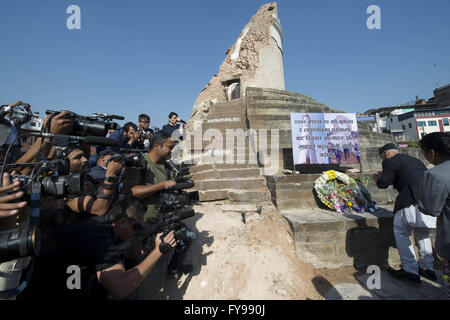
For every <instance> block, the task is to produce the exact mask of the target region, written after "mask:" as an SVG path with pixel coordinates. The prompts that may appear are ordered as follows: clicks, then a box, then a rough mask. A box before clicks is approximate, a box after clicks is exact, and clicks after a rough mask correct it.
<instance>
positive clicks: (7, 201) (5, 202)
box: [0, 172, 30, 300]
mask: <svg viewBox="0 0 450 320" xmlns="http://www.w3.org/2000/svg"><path fill="white" fill-rule="evenodd" d="M13 174H15V172H13ZM19 186H20V183H19V181H18V180H15V181H14V182H12V183H11V180H10V175H9V174H8V173H4V174H3V186H2V187H0V234H1V233H2V232H3V231H6V230H14V229H17V228H18V225H17V218H18V215H19V210H22V209H23V208H25V207H26V206H27V202H26V201H21V202H14V201H17V200H19V199H20V198H22V197H23V195H24V193H23V192H22V191H17V188H18V187H19ZM12 190H15V191H16V192H15V193H12V194H9V195H3V194H4V193H6V192H8V191H12ZM29 261H30V260H29V258H27V257H25V258H18V259H13V260H10V261H6V262H3V263H0V292H1V291H5V290H10V289H13V288H16V287H17V286H18V285H19V282H20V277H21V274H22V270H23V269H24V268H25V267H26V266H27V265H28V263H29ZM1 299H2V298H1V297H0V300H1ZM8 299H11V300H14V299H15V296H12V297H10V298H8Z"/></svg>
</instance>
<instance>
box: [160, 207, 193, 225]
mask: <svg viewBox="0 0 450 320" xmlns="http://www.w3.org/2000/svg"><path fill="white" fill-rule="evenodd" d="M194 215H195V211H194V209H192V208H190V207H186V208H183V209H181V210H178V211H175V212H174V213H172V214H171V215H170V218H168V219H167V220H166V222H179V221H181V220H184V219H187V218H190V217H193V216H194Z"/></svg>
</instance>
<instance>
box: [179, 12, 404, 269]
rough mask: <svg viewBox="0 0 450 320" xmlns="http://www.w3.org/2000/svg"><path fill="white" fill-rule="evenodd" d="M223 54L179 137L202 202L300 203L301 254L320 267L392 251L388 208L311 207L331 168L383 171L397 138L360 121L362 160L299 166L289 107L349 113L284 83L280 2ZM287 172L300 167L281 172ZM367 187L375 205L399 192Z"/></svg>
mask: <svg viewBox="0 0 450 320" xmlns="http://www.w3.org/2000/svg"><path fill="white" fill-rule="evenodd" d="M226 55H227V56H226V58H225V60H224V61H223V63H222V65H221V66H220V69H219V72H218V73H217V74H215V75H214V76H213V77H212V78H211V80H210V81H209V83H208V84H207V86H206V87H205V88H204V89H203V90H202V91H201V92H200V94H199V96H198V97H197V99H196V100H195V103H194V108H193V111H192V113H191V118H190V120H189V122H188V130H187V136H186V139H185V140H184V141H183V142H182V143H180V147H181V149H182V152H181V161H182V163H183V164H185V165H187V166H188V167H189V171H190V173H192V175H193V176H192V178H193V180H194V181H195V182H196V187H195V188H196V189H197V190H198V191H199V195H200V200H201V201H215V200H227V201H229V202H231V203H235V204H238V203H239V204H248V203H252V204H255V203H256V204H257V205H261V206H264V203H267V204H275V205H276V206H277V208H278V209H279V210H281V211H283V210H285V211H286V210H294V212H290V213H287V212H285V213H283V214H284V216H285V217H286V218H287V219H288V221H289V223H290V225H291V228H292V230H293V231H294V239H295V242H296V247H297V255H298V257H299V258H300V259H302V260H304V261H308V262H311V263H313V264H314V265H315V266H317V267H321V266H325V265H326V266H327V267H332V266H340V265H348V264H352V261H358V262H357V263H358V264H359V265H364V264H367V263H374V261H375V260H374V257H381V260H383V261H376V262H377V263H379V262H380V263H384V262H386V261H387V259H388V258H389V259H391V258H392V257H391V254H390V253H389V247H390V242H389V241H390V240H392V239H393V238H392V232H391V231H392V216H390V214H389V213H386V212H385V211H386V210H385V211H383V212H381V213H380V214H378V215H371V214H369V213H364V214H358V215H353V216H352V217H344V216H343V215H338V214H336V213H334V212H332V211H330V210H328V211H320V212H321V213H317V212H313V210H317V209H318V207H319V208H320V203H319V202H318V201H317V200H316V199H315V195H314V192H313V186H314V181H315V180H316V179H317V178H318V177H319V175H320V174H321V173H322V172H323V171H326V170H329V169H334V170H339V171H345V170H346V169H351V168H353V169H359V170H360V171H361V173H359V175H362V176H366V177H370V175H371V173H372V172H374V171H378V170H380V169H381V160H380V158H379V155H378V148H379V147H380V146H381V145H383V144H385V143H389V142H393V141H394V140H393V137H392V136H390V135H388V134H382V133H377V132H374V131H373V130H372V128H371V127H370V125H368V124H367V123H364V122H358V131H359V141H360V149H361V165H349V166H346V167H342V166H340V165H304V166H296V167H295V168H294V165H293V157H292V140H291V122H290V114H291V113H308V112H309V113H333V112H336V113H342V112H343V111H340V110H336V109H332V108H329V107H327V106H326V105H324V104H322V103H320V102H318V101H316V100H314V99H312V98H310V97H308V96H305V95H303V94H300V93H295V92H289V91H285V90H284V89H285V86H284V74H283V32H282V29H281V25H280V21H279V19H278V12H277V5H276V3H269V4H265V5H263V6H262V7H261V8H260V9H259V10H258V12H257V13H256V15H255V16H253V18H252V19H251V20H250V22H249V23H248V24H247V25H246V26H245V27H244V29H243V31H242V32H241V34H240V36H239V38H238V40H237V41H236V43H235V44H234V45H233V46H231V48H229V49H228V50H227V52H226ZM294 169H296V170H299V171H300V174H297V173H296V172H297V171H295V170H294ZM289 170H290V172H294V173H293V174H285V173H286V172H287V171H289ZM368 187H369V190H370V191H371V192H372V196H373V198H374V199H375V201H376V202H377V203H378V204H388V203H393V201H394V199H395V197H396V192H395V191H393V189H392V188H389V189H388V190H379V189H377V188H376V186H375V185H374V183H373V181H372V180H371V179H370V180H369V185H368ZM299 209H300V210H302V209H303V210H305V209H307V210H306V212H305V211H304V212H303V213H300V212H298V210H299ZM308 210H309V211H308ZM338 229H339V232H337V231H336V230H338ZM306 231H308V232H309V233H308V232H306ZM305 232H306V233H305ZM389 232H391V233H389ZM301 234H307V236H301ZM388 234H390V236H388ZM346 235H347V240H345V236H346ZM330 237H332V239H331V240H330ZM324 239H325V240H324ZM386 239H388V240H386ZM389 239H390V240H389ZM366 240H367V241H366ZM368 243H372V247H373V248H372V250H371V255H370V256H364V255H363V254H362V253H363V252H364V251H365V249H364V248H367V246H366V245H367V244H368ZM354 244H355V245H354ZM356 244H357V245H356ZM349 252H351V254H350V253H349ZM396 258H397V259H398V255H397V257H396ZM377 259H378V258H377ZM391 260H392V259H391ZM394 260H395V258H394ZM330 261H331V265H327V264H326V263H329V262H330ZM324 263H325V264H324ZM355 265H356V262H355Z"/></svg>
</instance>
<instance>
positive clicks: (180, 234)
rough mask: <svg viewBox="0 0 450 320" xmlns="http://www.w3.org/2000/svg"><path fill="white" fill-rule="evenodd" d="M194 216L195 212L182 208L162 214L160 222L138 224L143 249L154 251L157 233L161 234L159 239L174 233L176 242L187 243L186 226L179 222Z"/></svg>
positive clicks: (138, 236) (188, 208)
mask: <svg viewBox="0 0 450 320" xmlns="http://www.w3.org/2000/svg"><path fill="white" fill-rule="evenodd" d="M194 215H195V211H194V210H193V209H192V208H190V207H187V208H183V209H181V210H178V211H176V212H174V213H172V214H170V215H169V214H167V213H166V214H162V215H161V217H160V221H159V222H158V223H156V224H151V225H150V224H147V223H142V224H140V229H141V230H140V231H139V233H138V234H137V236H136V237H137V238H138V239H142V241H143V249H144V251H146V252H150V251H152V250H153V249H154V244H155V237H156V235H157V234H158V233H162V236H161V238H164V237H165V236H166V235H167V234H168V233H169V232H171V231H172V230H173V231H174V237H175V240H177V241H188V240H189V239H188V236H187V234H186V232H187V229H186V225H185V224H184V223H183V222H181V221H182V220H185V219H188V218H190V217H193V216H194Z"/></svg>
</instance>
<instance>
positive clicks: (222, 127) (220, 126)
mask: <svg viewBox="0 0 450 320" xmlns="http://www.w3.org/2000/svg"><path fill="white" fill-rule="evenodd" d="M208 129H215V130H219V131H220V132H221V133H222V135H223V137H225V136H226V135H227V129H228V130H233V132H232V133H234V132H236V133H238V132H240V131H236V130H240V129H242V130H243V132H244V133H245V132H246V131H247V126H246V125H245V124H242V123H235V122H227V123H208V124H204V125H203V126H202V130H203V135H205V132H206V130H208Z"/></svg>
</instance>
